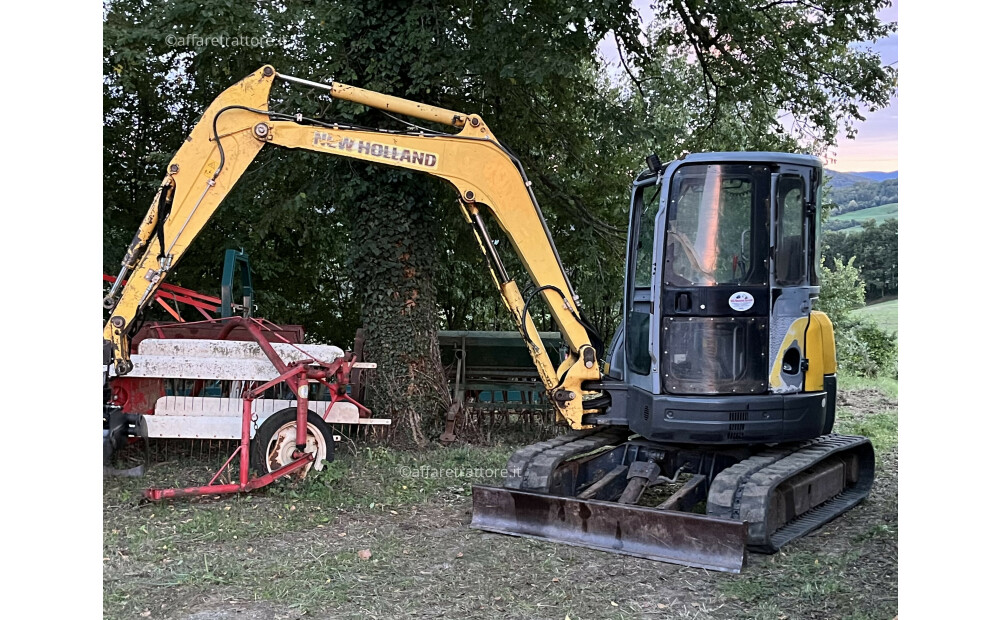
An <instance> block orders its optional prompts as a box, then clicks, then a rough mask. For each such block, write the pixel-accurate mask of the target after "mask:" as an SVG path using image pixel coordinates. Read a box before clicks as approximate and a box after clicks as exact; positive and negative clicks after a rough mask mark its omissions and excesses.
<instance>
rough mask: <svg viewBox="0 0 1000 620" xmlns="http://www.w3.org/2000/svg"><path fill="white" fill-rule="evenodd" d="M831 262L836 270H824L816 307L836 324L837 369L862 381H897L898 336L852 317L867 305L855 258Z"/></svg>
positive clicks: (863, 284) (862, 281)
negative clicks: (866, 378)
mask: <svg viewBox="0 0 1000 620" xmlns="http://www.w3.org/2000/svg"><path fill="white" fill-rule="evenodd" d="M831 262H832V263H833V269H830V268H829V267H827V266H826V265H823V266H822V267H821V270H822V274H821V281H822V288H821V289H820V297H819V303H818V305H817V307H818V309H819V310H822V311H823V312H825V313H826V314H827V316H829V317H830V320H831V321H832V322H833V333H834V337H835V338H836V344H837V365H838V367H839V368H840V369H841V370H843V371H845V372H847V373H850V374H855V375H860V376H863V377H879V376H891V377H895V376H896V372H897V371H896V360H897V343H896V342H897V339H896V335H895V334H894V333H890V332H887V331H885V330H883V329H882V328H880V327H879V326H878V325H877V324H876V323H875V322H874V321H872V320H871V319H867V318H863V317H861V318H859V317H857V316H854V315H852V311H853V310H855V309H857V308H861V307H862V306H864V303H865V282H864V279H863V278H862V277H861V270H860V269H858V268H857V267H856V266H855V265H854V257H853V256H852V257H851V258H850V259H849V260H848V261H847V262H846V263H845V262H844V261H843V260H842V259H841V258H840V257H834V258H833V259H832V261H831Z"/></svg>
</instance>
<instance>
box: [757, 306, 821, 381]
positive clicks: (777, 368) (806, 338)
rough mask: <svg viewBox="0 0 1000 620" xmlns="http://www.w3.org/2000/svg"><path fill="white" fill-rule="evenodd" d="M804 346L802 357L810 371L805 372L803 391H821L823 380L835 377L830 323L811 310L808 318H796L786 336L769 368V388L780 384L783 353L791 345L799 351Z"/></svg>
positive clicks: (816, 311)
mask: <svg viewBox="0 0 1000 620" xmlns="http://www.w3.org/2000/svg"><path fill="white" fill-rule="evenodd" d="M807 330H808V331H807ZM803 344H805V354H806V355H807V356H808V360H809V369H808V370H807V371H806V376H805V381H804V383H803V391H805V392H820V391H822V390H823V377H824V376H825V375H831V374H836V372H837V355H836V345H835V344H834V340H833V324H832V323H831V322H830V318H829V317H827V316H826V314H824V313H822V312H820V311H818V310H814V311H813V312H812V313H811V314H810V317H809V318H806V317H802V318H800V319H796V320H795V321H794V322H793V323H792V324H791V326H789V328H788V331H787V332H786V333H785V338H784V340H782V342H781V348H780V349H779V350H778V355H777V356H776V357H775V358H774V364H773V365H772V366H771V374H770V385H771V387H772V388H776V387H780V386H781V385H782V384H783V381H782V379H781V362H782V359H783V358H784V355H785V351H787V350H788V348H789V347H791V346H793V345H798V347H799V349H800V350H802V347H803Z"/></svg>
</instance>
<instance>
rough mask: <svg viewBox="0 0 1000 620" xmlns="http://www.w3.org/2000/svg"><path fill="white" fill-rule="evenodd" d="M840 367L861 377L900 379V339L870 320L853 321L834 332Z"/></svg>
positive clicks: (845, 323) (847, 322)
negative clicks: (898, 365)
mask: <svg viewBox="0 0 1000 620" xmlns="http://www.w3.org/2000/svg"><path fill="white" fill-rule="evenodd" d="M834 334H835V337H836V340H837V366H838V367H839V368H840V369H841V370H843V371H845V372H847V373H849V374H854V375H859V376H862V377H871V378H875V377H892V378H894V379H895V378H897V377H898V367H897V364H898V356H899V353H898V338H897V337H896V334H894V333H890V332H888V331H886V330H884V329H882V328H881V327H879V326H878V325H877V324H875V322H874V321H871V320H869V319H856V318H850V319H848V320H847V321H844V322H842V323H841V325H840V327H838V328H836V329H835V330H834Z"/></svg>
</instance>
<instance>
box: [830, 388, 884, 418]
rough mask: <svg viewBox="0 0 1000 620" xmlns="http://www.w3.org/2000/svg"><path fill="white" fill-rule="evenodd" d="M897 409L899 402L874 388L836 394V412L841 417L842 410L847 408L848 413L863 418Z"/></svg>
mask: <svg viewBox="0 0 1000 620" xmlns="http://www.w3.org/2000/svg"><path fill="white" fill-rule="evenodd" d="M897 407H899V402H898V401H897V400H896V399H895V398H893V397H891V396H889V395H887V394H885V393H883V392H882V391H880V390H877V389H875V388H861V389H857V390H845V391H841V392H838V393H837V411H838V412H840V414H841V415H842V414H843V410H844V408H847V409H848V410H849V411H850V413H853V414H859V415H862V416H864V415H873V414H876V413H882V412H885V411H892V410H895V409H896V408H897Z"/></svg>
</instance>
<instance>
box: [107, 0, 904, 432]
mask: <svg viewBox="0 0 1000 620" xmlns="http://www.w3.org/2000/svg"><path fill="white" fill-rule="evenodd" d="M883 4H884V3H883V2H872V1H866V2H860V3H849V2H846V1H840V2H836V1H833V0H818V1H817V2H815V3H810V4H806V3H798V2H791V3H784V2H780V3H773V2H771V3H765V2H754V3H750V4H745V3H742V2H735V1H733V0H731V1H727V2H721V3H713V4H711V5H708V4H707V3H704V2H700V1H697V0H686V1H681V0H676V1H671V2H661V3H658V4H657V10H658V15H659V17H658V21H657V23H656V24H655V25H654V26H653V28H652V29H651V30H650V31H648V32H643V31H642V30H641V28H640V23H639V19H638V14H637V13H636V11H635V10H634V9H633V8H632V7H631V5H630V4H629V3H621V2H605V1H603V0H584V1H582V2H577V3H574V4H573V5H572V6H566V5H564V3H554V2H545V1H527V0H515V1H514V2H510V1H509V0H504V1H502V2H500V1H497V0H481V1H472V0H464V1H453V2H440V1H438V0H433V1H427V0H416V1H414V2H411V3H405V4H398V3H383V2H375V1H374V0H345V1H342V2H337V3H335V4H325V3H323V4H319V3H313V2H306V1H304V0H288V1H286V2H283V3H280V4H270V3H264V2H257V3H232V2H229V1H227V0H201V1H195V0H177V1H174V2H165V1H163V0H154V1H149V0H145V1H143V0H108V1H107V2H106V4H105V66H104V82H105V138H106V139H105V166H106V170H107V178H106V184H105V230H106V235H107V237H106V243H105V247H106V265H107V267H108V268H109V271H117V266H116V263H117V260H118V259H119V258H120V249H119V248H124V246H125V244H126V243H127V241H128V240H129V238H130V237H131V235H132V233H133V232H134V230H135V224H136V222H137V221H138V219H139V218H140V217H141V214H142V213H143V212H144V211H145V209H146V208H147V207H148V200H149V199H150V198H151V197H152V196H153V194H154V192H155V187H156V185H157V184H158V182H159V181H160V179H161V178H162V174H163V167H164V166H165V164H166V162H167V161H168V160H169V158H170V155H171V154H172V153H173V152H174V151H175V150H176V148H177V145H179V144H181V140H183V138H184V136H185V134H186V131H187V130H188V129H189V128H190V127H191V125H192V124H193V122H194V120H195V119H196V117H197V115H198V114H199V113H200V112H201V111H202V110H203V109H204V107H205V106H206V105H207V104H208V103H209V102H210V101H211V100H212V99H213V98H214V97H215V96H216V95H217V94H218V93H219V92H220V91H221V90H222V89H224V88H225V87H227V86H229V85H230V84H232V83H233V82H235V81H236V80H238V79H240V78H241V77H243V76H245V75H247V74H249V73H250V72H251V71H253V70H255V69H256V68H258V67H259V66H261V65H263V64H265V63H271V64H274V65H275V66H277V67H278V69H279V71H281V72H284V73H288V74H292V75H300V76H303V77H308V78H310V79H313V80H316V81H327V80H331V79H336V80H337V81H341V82H346V83H351V84H356V85H358V86H361V87H365V88H369V89H373V90H377V91H380V92H385V93H388V94H392V95H397V96H402V97H407V98H411V99H416V100H419V101H423V102H426V103H430V104H436V105H441V106H443V107H446V108H450V109H457V110H461V111H464V112H469V113H479V114H481V115H482V116H483V117H484V118H485V119H486V120H487V123H488V124H489V125H490V127H491V128H492V129H493V130H494V132H495V134H496V135H497V136H500V137H501V138H502V139H503V140H504V141H505V142H506V143H507V145H508V146H509V147H510V148H511V149H512V150H513V152H515V153H517V154H518V156H519V158H520V160H521V161H522V163H523V164H524V166H525V168H526V170H527V175H528V177H529V178H530V179H532V181H533V183H534V185H533V187H534V189H535V192H536V194H537V196H538V199H539V203H540V205H541V208H542V210H543V212H544V215H545V217H546V219H547V223H548V226H549V228H550V230H551V232H552V237H553V239H554V242H555V245H556V247H557V248H559V252H560V255H561V258H562V261H563V263H564V265H565V266H566V268H567V270H568V272H569V277H570V281H571V282H573V283H574V285H575V287H576V292H577V294H578V295H579V296H580V297H581V299H582V304H581V305H582V307H583V308H584V310H585V311H586V312H587V313H588V314H589V315H591V318H592V319H593V320H594V321H593V322H595V323H596V324H597V325H598V328H599V330H600V331H601V332H602V333H604V334H605V337H606V338H610V335H611V333H612V332H613V331H614V329H615V326H616V325H617V323H618V321H619V317H620V312H621V305H620V304H621V300H620V295H621V290H622V282H623V266H624V262H625V261H624V253H625V243H624V241H625V237H626V230H627V206H628V198H629V187H630V183H631V181H632V179H634V177H635V174H636V173H637V172H638V170H639V168H640V167H641V166H642V164H643V162H644V159H645V156H646V155H647V154H648V153H649V152H650V151H652V150H657V151H659V152H660V154H661V156H663V158H664V159H667V158H668V157H672V156H676V155H680V154H681V153H682V152H683V151H685V150H688V151H692V150H702V149H715V150H725V149H763V148H779V149H791V150H800V149H802V148H819V147H818V146H817V145H818V144H820V143H824V142H825V143H829V142H831V141H832V139H833V136H834V135H836V129H837V128H838V127H845V126H847V127H849V126H850V124H851V123H852V122H853V121H856V120H858V119H860V118H861V115H860V112H859V108H858V107H857V106H858V102H863V103H865V104H867V105H868V106H869V107H877V106H879V105H883V104H884V103H885V101H886V100H887V98H888V94H889V92H890V91H891V89H892V87H891V82H892V79H893V77H894V73H893V72H892V70H891V69H886V68H884V67H881V65H880V63H879V62H878V58H877V56H874V55H873V54H872V53H871V52H869V51H865V50H863V49H862V50H860V51H859V50H858V49H856V48H855V47H852V45H853V44H855V43H857V42H859V41H866V40H870V39H872V38H874V37H877V36H882V35H883V34H885V33H886V32H888V30H889V28H890V27H889V26H884V25H880V24H879V23H878V20H877V19H876V18H875V12H876V11H877V10H878V8H880V7H881V6H882V5H883ZM774 20H777V23H778V24H779V25H780V27H778V28H776V27H775V22H774ZM609 33H611V34H612V35H613V38H614V40H615V42H616V44H617V45H618V47H619V49H620V53H621V56H622V59H623V61H624V62H625V70H626V75H625V76H622V78H621V79H619V78H616V77H614V76H612V75H611V74H610V73H609V71H608V70H607V68H606V67H604V66H603V65H602V64H601V62H600V61H599V59H598V57H597V54H596V49H597V46H598V43H599V42H600V41H601V40H602V39H603V38H604V37H605V35H607V34H609ZM189 35H197V37H200V38H201V39H207V38H208V37H211V36H213V35H226V36H229V37H235V36H237V35H249V36H253V37H256V38H257V39H258V40H262V41H269V43H267V44H266V45H264V46H261V47H220V46H218V45H212V44H209V43H201V42H199V39H198V38H195V39H194V40H193V42H192V40H191V38H190V37H189ZM171 41H172V42H171ZM178 41H181V43H180V44H178V43H177V42H178ZM272 108H273V109H276V110H279V111H283V112H288V113H299V112H301V113H302V114H304V115H306V116H310V117H317V118H325V119H330V120H338V121H343V122H353V123H357V124H360V125H365V126H368V127H376V128H379V129H389V128H393V129H400V128H403V127H405V123H403V122H400V121H398V120H397V119H394V118H390V117H389V116H388V115H386V114H384V113H381V112H379V111H372V110H367V109H364V108H362V107H361V106H357V105H353V104H347V103H343V102H331V101H330V100H329V99H327V98H326V97H324V96H323V95H322V94H321V93H320V92H319V91H307V92H303V91H302V90H297V89H292V88H287V87H285V86H282V87H280V88H276V89H275V93H274V100H273V105H272ZM779 113H787V114H789V115H790V118H792V119H794V123H793V124H792V129H793V130H792V131H791V132H789V131H786V130H785V129H784V128H783V127H784V126H783V125H782V123H781V122H779V121H778V120H777V117H778V115H779ZM798 138H806V139H807V140H811V141H812V142H811V143H810V144H806V145H804V146H803V145H800V144H799V143H798V142H797V139H798ZM493 232H494V236H500V235H499V231H493ZM460 235H468V233H467V227H466V225H465V223H464V222H462V220H461V218H460V217H459V214H458V212H457V209H456V208H455V207H454V194H453V192H452V191H451V190H450V189H449V188H448V187H447V186H446V185H445V184H443V183H441V182H437V181H434V180H432V179H429V178H426V177H422V176H418V175H414V174H411V173H406V172H401V171H391V170H388V169H386V168H379V167H376V166H374V165H369V164H361V163H358V162H350V161H338V160H336V158H331V157H324V156H321V155H317V154H307V153H296V152H284V151H281V150H279V149H272V150H266V151H265V152H264V153H263V154H262V155H261V156H260V157H259V159H258V160H257V161H256V162H255V163H254V164H253V165H252V166H251V168H250V169H249V170H248V171H247V173H246V174H245V175H244V179H243V181H241V182H240V183H239V184H238V185H237V186H236V188H234V191H233V192H232V194H231V195H230V197H229V198H228V199H227V201H226V203H225V205H224V206H223V208H222V209H220V211H219V213H218V214H217V215H216V217H215V218H214V219H213V220H212V222H211V223H210V224H209V226H208V227H207V228H206V231H205V233H203V235H202V236H201V237H200V238H199V239H198V240H197V241H196V242H195V243H194V244H193V245H192V248H191V250H190V251H189V253H188V254H187V255H186V256H185V258H184V261H183V262H182V263H181V265H180V266H179V268H178V270H177V273H176V275H175V277H174V278H173V281H175V282H178V283H180V284H182V285H185V286H189V287H192V288H196V289H203V290H204V289H209V288H211V287H214V286H216V282H217V276H215V275H213V274H214V273H218V272H217V271H216V270H217V267H215V265H217V264H218V262H219V258H220V256H221V249H222V248H225V247H234V246H236V247H243V248H244V249H246V250H247V251H248V252H250V254H251V256H252V257H253V261H254V263H255V265H256V271H257V275H258V278H257V283H258V288H259V289H260V294H259V305H260V308H261V310H262V312H263V313H264V314H265V315H266V316H268V317H270V318H272V319H274V320H278V321H301V322H302V323H304V324H305V325H306V326H307V328H308V330H309V333H310V334H313V335H314V336H315V337H317V338H320V339H325V340H333V341H335V342H350V337H351V335H352V333H353V328H354V327H355V326H356V325H359V324H361V325H363V326H364V327H365V328H366V330H367V332H368V338H369V341H368V347H369V348H368V351H369V352H370V353H371V354H372V355H373V357H374V358H375V360H374V361H376V362H377V363H378V364H379V370H378V374H377V379H376V381H375V384H374V385H373V386H372V389H371V390H370V391H369V393H371V394H372V395H373V398H374V403H373V405H374V407H375V408H376V409H378V410H380V411H381V412H383V413H386V414H389V415H392V416H393V417H395V418H397V419H399V420H400V421H401V422H402V424H401V427H402V428H403V429H405V435H406V436H407V437H408V438H409V439H411V440H412V441H413V442H415V443H417V444H420V443H422V442H423V441H424V440H425V437H426V436H427V428H426V426H427V422H428V421H431V422H433V421H434V420H437V419H438V416H437V415H436V414H437V413H440V412H441V411H442V409H443V406H444V404H446V401H447V393H446V390H443V389H442V388H443V386H444V376H443V373H442V371H441V368H440V361H439V360H438V356H437V350H436V338H435V330H436V329H437V328H438V326H439V325H440V324H441V323H442V322H446V324H447V325H449V326H453V327H471V326H492V327H502V328H508V329H509V328H512V327H513V324H512V321H511V320H510V318H509V317H508V316H506V311H505V310H504V309H503V308H502V306H501V305H499V304H498V303H497V301H496V300H497V296H496V292H495V291H494V290H493V286H492V283H491V281H490V279H489V277H488V276H486V275H485V274H484V268H483V266H482V257H481V256H480V255H479V254H478V250H477V249H476V247H475V244H474V243H471V242H470V241H459V240H457V237H458V236H460ZM499 251H500V252H501V255H502V256H503V257H504V259H505V263H506V264H507V266H508V268H509V270H510V272H511V274H512V275H513V276H514V277H515V279H517V281H518V282H519V285H520V287H521V288H522V290H527V289H528V288H529V287H530V286H531V283H530V282H529V281H528V279H527V277H526V275H525V273H524V270H523V269H521V268H520V267H519V265H518V261H517V260H516V258H515V257H514V256H513V251H512V248H510V247H508V246H507V245H506V244H505V243H504V242H503V241H501V242H500V248H499ZM441 257H446V258H445V260H448V261H449V263H448V269H447V272H442V271H441V270H439V265H440V262H441V260H442V258H441ZM439 301H441V302H443V303H442V304H440V305H439V303H438V302H439ZM535 303H536V304H537V306H536V305H533V307H532V311H533V313H534V312H537V315H536V316H538V317H539V319H540V320H539V326H540V327H546V323H547V322H550V321H551V317H548V315H547V314H546V313H545V312H542V311H540V310H541V304H540V303H538V302H535ZM548 327H551V325H548Z"/></svg>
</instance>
